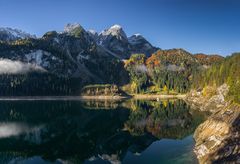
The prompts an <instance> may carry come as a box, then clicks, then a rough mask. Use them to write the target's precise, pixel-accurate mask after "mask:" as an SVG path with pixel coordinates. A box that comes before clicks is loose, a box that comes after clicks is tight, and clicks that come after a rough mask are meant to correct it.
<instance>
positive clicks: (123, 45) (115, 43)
mask: <svg viewBox="0 0 240 164" xmlns="http://www.w3.org/2000/svg"><path fill="white" fill-rule="evenodd" d="M94 36H96V35H94ZM97 43H98V44H99V45H101V46H103V47H104V48H105V49H107V50H109V51H111V52H112V53H113V54H115V56H117V57H118V58H120V59H126V58H129V57H130V56H131V54H134V53H143V54H146V55H147V56H149V55H151V54H152V53H153V52H155V51H156V50H157V49H158V48H156V47H153V46H152V45H151V44H150V43H149V42H148V41H147V40H146V39H145V38H144V37H143V36H141V35H139V34H138V35H136V34H135V35H133V36H131V37H129V38H128V37H127V35H126V33H125V32H124V30H123V28H122V27H121V26H120V25H114V26H112V27H110V28H109V29H105V30H104V31H102V32H101V33H100V34H99V36H98V38H97Z"/></svg>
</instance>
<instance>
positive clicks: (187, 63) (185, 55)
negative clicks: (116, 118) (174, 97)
mask: <svg viewBox="0 0 240 164" xmlns="http://www.w3.org/2000/svg"><path fill="white" fill-rule="evenodd" d="M222 59H223V57H221V56H218V55H214V56H211V55H204V54H202V55H201V56H199V55H192V54H191V53H189V52H187V51H185V50H183V49H170V50H158V51H157V52H155V53H154V54H152V55H151V56H150V57H149V58H147V57H146V56H145V55H144V54H134V55H132V56H131V57H130V59H129V60H126V61H125V68H126V70H127V71H128V72H129V75H130V85H128V86H126V87H125V88H124V89H125V90H127V91H128V92H132V93H162V94H177V93H186V92H187V91H189V90H190V88H191V84H192V76H193V74H197V73H199V72H201V71H202V70H205V69H207V68H209V67H210V66H211V65H212V64H213V63H218V62H220V61H221V60H222Z"/></svg>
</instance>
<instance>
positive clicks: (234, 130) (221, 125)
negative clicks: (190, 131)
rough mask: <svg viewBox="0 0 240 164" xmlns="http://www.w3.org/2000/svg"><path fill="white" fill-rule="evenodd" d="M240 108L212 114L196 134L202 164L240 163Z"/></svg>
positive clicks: (225, 109)
mask: <svg viewBox="0 0 240 164" xmlns="http://www.w3.org/2000/svg"><path fill="white" fill-rule="evenodd" d="M239 127H240V107H239V106H238V105H234V104H232V105H229V106H228V107H226V108H224V109H222V110H220V111H218V112H216V113H214V114H212V115H211V116H210V117H209V118H208V120H206V121H205V122H204V123H202V124H201V125H200V126H199V127H198V128H197V130H196V131H195V133H194V138H195V140H196V145H195V149H194V152H195V153H196V155H197V157H198V159H199V162H200V163H224V162H229V163H230V162H232V163H234V162H235V163H240V135H239V129H240V128H239Z"/></svg>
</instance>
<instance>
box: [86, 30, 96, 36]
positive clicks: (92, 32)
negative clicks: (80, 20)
mask: <svg viewBox="0 0 240 164" xmlns="http://www.w3.org/2000/svg"><path fill="white" fill-rule="evenodd" d="M88 32H89V33H90V34H92V35H98V33H97V32H96V31H95V30H92V29H90V30H88Z"/></svg>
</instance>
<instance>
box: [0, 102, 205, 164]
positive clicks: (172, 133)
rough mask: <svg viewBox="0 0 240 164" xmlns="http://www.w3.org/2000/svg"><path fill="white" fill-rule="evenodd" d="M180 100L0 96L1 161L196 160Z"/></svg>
mask: <svg viewBox="0 0 240 164" xmlns="http://www.w3.org/2000/svg"><path fill="white" fill-rule="evenodd" d="M205 118H206V115H205V114H204V113H201V112H198V111H195V110H192V109H191V108H190V107H189V106H188V105H187V104H186V103H185V102H184V101H183V100H162V101H142V100H141V101H140V100H125V101H118V102H116V101H77V100H65V101H63V100H55V101H54V100H51V101H46V100H44V101H24V100H21V101H0V163H3V164H4V163H10V164H14V163H20V164H45V163H86V164H91V163H92V164H98V163H100V164H102V163H147V164H149V163H164V164H165V163H174V164H178V163H179V164H180V163H183V164H185V163H197V160H196V157H195V155H194V153H193V147H194V140H193V138H192V135H193V132H194V130H195V129H196V127H197V126H198V125H199V124H200V123H201V122H203V121H204V119H205Z"/></svg>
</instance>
